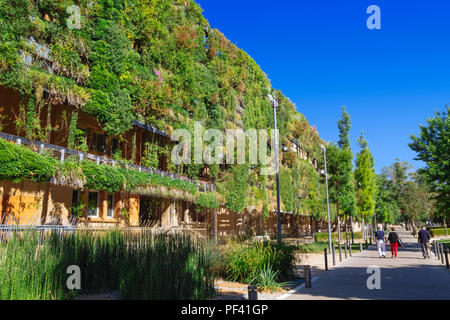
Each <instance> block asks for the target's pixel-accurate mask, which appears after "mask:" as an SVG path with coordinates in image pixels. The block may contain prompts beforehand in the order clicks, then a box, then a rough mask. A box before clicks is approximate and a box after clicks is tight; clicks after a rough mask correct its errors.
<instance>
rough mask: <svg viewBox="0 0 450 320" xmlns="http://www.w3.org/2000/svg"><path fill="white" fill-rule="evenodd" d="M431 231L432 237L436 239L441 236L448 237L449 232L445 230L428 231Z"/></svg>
mask: <svg viewBox="0 0 450 320" xmlns="http://www.w3.org/2000/svg"><path fill="white" fill-rule="evenodd" d="M428 231H430V234H431V236H432V237H433V238H434V237H440V236H446V235H448V230H445V228H441V229H430V230H428Z"/></svg>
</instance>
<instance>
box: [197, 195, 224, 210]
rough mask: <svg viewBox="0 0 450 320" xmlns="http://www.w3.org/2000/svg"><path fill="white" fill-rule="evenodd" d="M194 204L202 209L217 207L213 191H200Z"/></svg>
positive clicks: (217, 202)
mask: <svg viewBox="0 0 450 320" xmlns="http://www.w3.org/2000/svg"><path fill="white" fill-rule="evenodd" d="M194 204H195V205H196V206H198V207H200V208H202V209H218V208H219V201H217V196H216V194H215V193H214V192H207V193H200V195H199V196H198V198H197V199H195V202H194Z"/></svg>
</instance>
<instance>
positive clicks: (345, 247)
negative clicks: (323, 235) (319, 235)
mask: <svg viewBox="0 0 450 320" xmlns="http://www.w3.org/2000/svg"><path fill="white" fill-rule="evenodd" d="M344 254H345V259H347V241H345V242H344Z"/></svg>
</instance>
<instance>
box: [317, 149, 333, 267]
mask: <svg viewBox="0 0 450 320" xmlns="http://www.w3.org/2000/svg"><path fill="white" fill-rule="evenodd" d="M320 146H321V147H322V149H323V160H324V163H325V172H324V173H325V187H326V190H327V216H328V245H329V246H330V253H332V251H331V250H333V242H332V240H331V225H330V200H329V199H328V174H327V152H326V149H325V146H324V145H323V144H321V145H320ZM322 172H323V171H322ZM333 265H335V261H334V255H333Z"/></svg>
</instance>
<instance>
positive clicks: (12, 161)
mask: <svg viewBox="0 0 450 320" xmlns="http://www.w3.org/2000/svg"><path fill="white" fill-rule="evenodd" d="M55 165H56V160H54V159H53V158H51V157H49V156H45V155H41V154H38V153H36V152H33V151H31V150H29V149H27V148H26V147H24V146H22V145H16V144H13V143H10V142H7V141H5V140H3V139H0V179H2V180H12V181H13V182H20V181H22V180H24V179H27V180H31V181H36V182H46V181H49V180H50V178H51V177H53V176H54V175H55V172H56V169H55Z"/></svg>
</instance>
